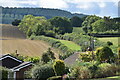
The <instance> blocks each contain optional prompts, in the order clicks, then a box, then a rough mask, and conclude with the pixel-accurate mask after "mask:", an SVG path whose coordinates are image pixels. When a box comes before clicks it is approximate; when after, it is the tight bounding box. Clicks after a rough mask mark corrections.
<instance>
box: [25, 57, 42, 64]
mask: <svg viewBox="0 0 120 80" xmlns="http://www.w3.org/2000/svg"><path fill="white" fill-rule="evenodd" d="M39 60H40V58H39V57H27V58H25V59H24V61H30V62H32V63H38V62H39Z"/></svg>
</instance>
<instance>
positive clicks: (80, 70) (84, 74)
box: [69, 66, 92, 79]
mask: <svg viewBox="0 0 120 80" xmlns="http://www.w3.org/2000/svg"><path fill="white" fill-rule="evenodd" d="M91 77H92V75H91V71H90V70H89V69H88V68H87V67H83V66H82V67H77V68H75V69H73V70H72V71H71V73H70V74H69V78H75V79H90V78H91Z"/></svg>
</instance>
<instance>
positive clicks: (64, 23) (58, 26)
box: [49, 16, 73, 34]
mask: <svg viewBox="0 0 120 80" xmlns="http://www.w3.org/2000/svg"><path fill="white" fill-rule="evenodd" d="M49 21H50V23H51V24H52V26H53V27H54V31H55V32H56V33H58V34H64V33H71V32H72V29H73V28H72V27H71V23H70V20H69V19H68V18H66V17H58V16H57V17H53V18H51V19H49Z"/></svg>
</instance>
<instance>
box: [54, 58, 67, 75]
mask: <svg viewBox="0 0 120 80" xmlns="http://www.w3.org/2000/svg"><path fill="white" fill-rule="evenodd" d="M53 69H54V72H55V74H56V75H57V76H62V75H64V74H65V64H64V61H62V60H56V61H55V63H54V64H53Z"/></svg>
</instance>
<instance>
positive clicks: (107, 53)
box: [96, 47, 114, 62]
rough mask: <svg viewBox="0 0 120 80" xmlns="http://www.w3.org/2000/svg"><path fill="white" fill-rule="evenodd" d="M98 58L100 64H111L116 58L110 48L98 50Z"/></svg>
mask: <svg viewBox="0 0 120 80" xmlns="http://www.w3.org/2000/svg"><path fill="white" fill-rule="evenodd" d="M96 57H97V59H98V61H100V62H103V61H106V62H110V61H111V60H113V58H114V53H113V52H112V50H111V49H110V48H109V47H102V48H101V49H97V51H96Z"/></svg>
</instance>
